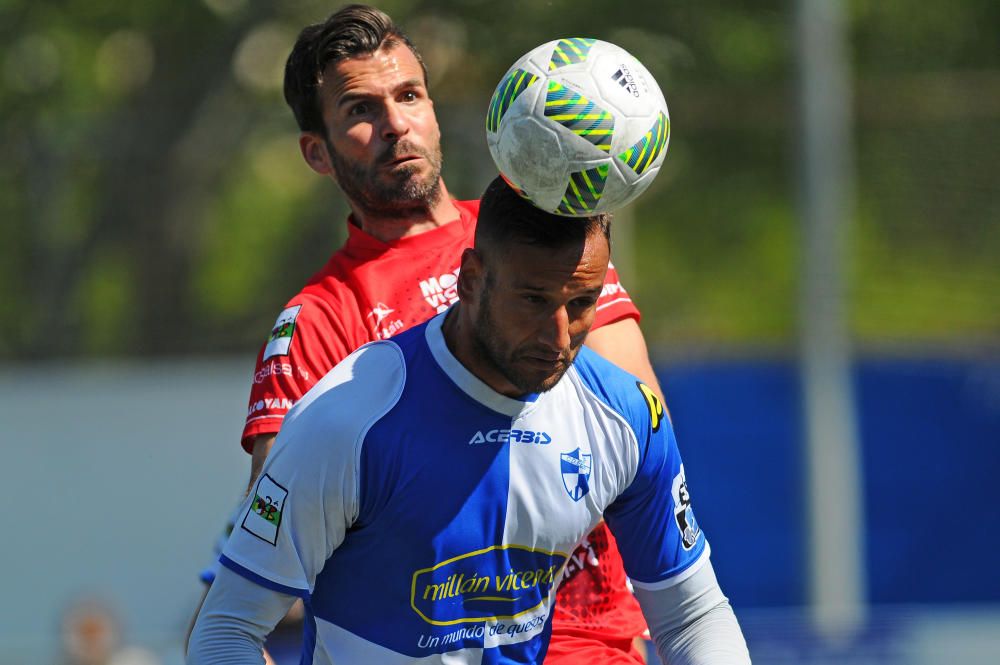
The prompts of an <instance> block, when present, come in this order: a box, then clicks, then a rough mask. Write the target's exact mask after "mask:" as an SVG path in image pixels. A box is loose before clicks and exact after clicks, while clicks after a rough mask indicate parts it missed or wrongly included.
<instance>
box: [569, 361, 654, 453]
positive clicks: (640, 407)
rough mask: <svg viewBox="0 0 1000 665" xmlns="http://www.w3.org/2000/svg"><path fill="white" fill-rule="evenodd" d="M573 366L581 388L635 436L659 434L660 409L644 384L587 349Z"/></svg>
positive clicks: (650, 390)
mask: <svg viewBox="0 0 1000 665" xmlns="http://www.w3.org/2000/svg"><path fill="white" fill-rule="evenodd" d="M573 366H574V368H575V369H576V374H577V376H579V378H580V382H581V383H582V384H583V385H584V387H585V388H586V389H587V390H589V391H590V392H591V393H592V394H593V395H594V396H595V397H597V399H598V400H600V401H601V402H602V403H604V404H605V405H606V406H608V407H609V408H610V409H611V410H613V411H615V412H616V413H618V414H619V415H620V416H621V417H622V418H624V419H625V420H626V421H627V422H628V423H629V425H630V426H631V427H632V429H633V430H634V431H635V433H636V434H637V435H640V434H642V433H644V432H650V431H652V432H656V431H657V430H659V428H660V425H661V424H662V421H663V418H664V412H663V405H662V404H660V400H659V399H658V398H657V397H656V393H654V392H653V391H652V389H650V388H649V386H647V385H646V384H645V383H643V382H642V381H640V380H639V379H638V378H636V377H635V376H634V375H632V374H630V373H628V372H626V371H625V370H623V369H621V368H620V367H618V366H617V365H615V364H614V363H612V362H610V361H608V360H605V359H604V358H603V357H601V356H600V355H599V354H597V353H596V352H594V351H592V350H591V349H589V348H587V347H583V348H582V349H581V350H580V353H579V355H578V356H577V358H576V362H575V363H574V364H573Z"/></svg>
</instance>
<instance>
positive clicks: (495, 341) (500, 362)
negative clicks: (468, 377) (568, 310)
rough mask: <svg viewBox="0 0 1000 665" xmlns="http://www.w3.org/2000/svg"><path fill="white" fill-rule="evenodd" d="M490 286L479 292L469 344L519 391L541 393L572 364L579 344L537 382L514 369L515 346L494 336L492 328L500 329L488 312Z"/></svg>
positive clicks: (494, 332)
mask: <svg viewBox="0 0 1000 665" xmlns="http://www.w3.org/2000/svg"><path fill="white" fill-rule="evenodd" d="M489 290H490V286H489V284H487V287H486V288H485V289H483V292H482V294H481V295H480V302H479V313H478V314H477V316H476V320H475V325H474V328H473V331H472V332H473V344H474V347H475V349H476V351H477V352H478V353H479V356H480V358H482V359H483V360H485V361H487V362H488V363H489V364H490V365H492V366H493V369H495V370H496V371H497V372H499V373H500V374H501V375H502V376H503V377H504V378H505V379H507V381H508V382H510V383H511V385H513V386H514V387H515V388H517V390H519V391H520V392H521V394H525V395H526V394H529V393H543V392H545V391H547V390H551V389H552V388H554V387H555V385H556V384H557V383H559V380H560V379H561V378H562V377H563V375H564V374H565V373H566V370H568V369H569V367H570V365H572V364H573V359H574V358H575V357H576V353H577V351H579V348H580V347H579V346H577V347H576V348H575V349H572V350H571V351H570V358H569V360H568V361H565V362H563V363H560V364H559V365H558V366H557V368H556V370H555V371H554V372H553V373H552V374H550V375H549V376H548V377H546V378H544V379H542V380H541V381H539V380H538V379H537V378H536V377H533V376H526V375H525V374H522V373H521V372H519V371H518V369H517V367H516V366H515V365H514V355H515V353H516V349H511V348H510V347H509V346H508V345H507V344H506V343H505V342H503V341H502V340H501V339H499V338H498V336H497V334H496V331H498V330H500V327H499V324H498V323H497V321H495V320H494V319H493V317H492V315H491V314H490V295H489Z"/></svg>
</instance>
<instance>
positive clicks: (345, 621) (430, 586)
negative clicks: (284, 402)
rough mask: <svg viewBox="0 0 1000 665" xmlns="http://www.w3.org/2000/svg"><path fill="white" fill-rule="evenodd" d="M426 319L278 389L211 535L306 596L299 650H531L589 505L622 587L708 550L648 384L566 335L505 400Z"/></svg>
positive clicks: (667, 580) (317, 658)
mask: <svg viewBox="0 0 1000 665" xmlns="http://www.w3.org/2000/svg"><path fill="white" fill-rule="evenodd" d="M443 318H444V314H441V315H439V316H437V317H435V318H434V319H432V320H431V321H429V322H428V323H426V324H424V325H421V326H418V327H416V328H413V329H412V330H410V331H408V332H406V333H403V334H401V335H398V336H396V337H393V338H392V339H391V340H387V341H381V342H373V343H371V344H368V345H366V346H363V347H361V348H360V349H358V350H357V351H355V352H354V353H353V354H351V355H350V356H348V357H347V358H346V359H345V360H344V361H343V362H342V363H340V364H339V365H337V367H335V368H334V369H333V370H332V371H331V372H330V373H329V374H327V375H326V377H324V378H323V379H322V380H321V381H320V382H319V383H318V384H317V385H316V386H315V387H314V388H313V389H312V390H310V391H309V392H308V393H307V394H306V395H305V396H304V397H303V398H302V399H301V401H300V402H299V403H298V404H296V406H295V407H294V409H292V411H291V412H290V413H289V415H288V417H287V419H286V420H285V423H284V425H283V427H282V430H281V433H280V434H279V436H278V440H277V442H276V443H275V446H274V449H273V450H272V452H271V454H270V456H269V458H268V461H267V464H266V466H265V468H264V472H263V474H262V475H261V477H260V479H259V481H258V483H257V485H256V489H255V492H254V493H252V495H251V496H250V497H249V498H248V503H247V506H246V507H245V509H244V511H243V514H242V515H241V519H240V520H239V521H238V522H237V525H236V528H235V529H234V531H233V534H232V536H231V538H230V540H229V542H228V543H227V544H226V546H225V548H224V550H223V554H222V558H221V561H222V563H223V565H225V566H227V567H228V568H230V569H232V570H234V571H236V572H237V573H239V574H241V575H243V576H244V577H247V578H249V579H251V580H253V581H255V582H257V583H258V584H261V585H263V586H266V587H269V588H272V589H275V590H278V591H281V592H284V593H287V594H294V595H298V596H300V597H302V598H303V599H305V602H306V607H307V612H308V618H307V622H306V624H307V639H306V646H305V648H306V649H307V654H306V658H305V661H304V662H314V663H322V664H328V663H354V662H374V663H383V664H390V665H394V664H396V663H527V662H540V661H541V660H542V658H543V656H544V652H545V645H546V643H547V638H548V632H549V627H550V623H551V620H550V616H551V610H552V606H553V603H554V602H555V595H556V594H555V592H556V587H557V586H558V583H559V579H560V576H561V574H562V572H563V569H564V566H565V564H566V562H567V560H568V557H569V553H571V552H572V551H573V549H574V548H575V546H576V545H577V543H579V542H580V541H581V540H582V539H583V537H584V536H585V535H586V534H587V533H588V532H589V531H590V530H591V529H592V528H593V527H594V526H595V525H596V524H597V523H598V521H600V520H601V518H602V517H604V518H606V519H607V521H608V524H609V525H610V527H611V529H612V531H613V532H614V534H615V537H616V538H617V539H618V545H619V548H620V550H621V555H622V558H623V560H624V562H625V569H626V571H627V572H628V574H629V576H630V577H631V579H632V581H633V584H635V585H637V586H641V587H644V588H649V589H657V588H663V587H666V586H670V585H673V584H676V583H678V582H680V581H681V580H682V579H685V578H686V577H688V576H690V575H691V574H693V573H694V571H695V570H697V569H698V568H699V566H700V565H701V564H702V563H703V562H704V561H705V560H706V559H707V557H708V546H707V543H706V541H705V537H704V535H702V533H701V531H700V529H699V528H698V524H697V522H696V521H695V519H694V515H693V513H692V511H691V505H690V500H689V497H688V492H687V486H686V483H685V481H684V471H683V466H682V465H681V459H680V455H679V454H678V451H677V446H676V443H675V441H674V437H673V432H672V430H671V427H670V423H669V421H668V420H667V419H666V418H665V416H664V414H663V410H662V407H661V406H660V404H659V402H658V401H657V400H656V398H655V396H653V394H652V392H651V391H649V389H648V388H646V387H645V386H643V385H642V384H640V383H638V382H637V381H636V379H635V378H634V377H632V376H631V375H629V374H627V373H626V372H624V371H622V370H620V369H618V368H617V367H615V366H614V365H612V364H610V363H608V362H606V361H605V360H603V359H601V358H600V357H599V356H597V355H596V354H594V353H593V352H591V351H589V350H588V349H586V348H584V349H582V350H581V351H580V353H579V355H578V357H577V360H576V362H575V363H574V365H573V366H572V367H571V368H570V369H569V371H567V373H566V374H565V375H564V377H563V378H562V380H560V381H559V383H557V384H556V385H555V387H554V388H553V389H551V390H549V391H547V392H544V393H541V394H537V395H529V396H527V397H525V398H524V399H520V400H518V399H511V398H509V397H505V396H503V395H500V394H499V393H496V392H494V391H493V390H492V389H490V388H489V387H488V386H486V385H485V384H484V383H482V382H481V381H480V380H479V379H477V378H476V377H475V376H474V375H472V374H471V373H470V372H469V371H468V370H467V369H465V367H464V366H462V365H461V363H459V362H458V360H457V359H456V358H455V357H454V356H453V355H452V354H451V353H450V351H449V350H448V348H447V346H446V344H445V341H444V338H443V336H442V332H441V324H442V321H443Z"/></svg>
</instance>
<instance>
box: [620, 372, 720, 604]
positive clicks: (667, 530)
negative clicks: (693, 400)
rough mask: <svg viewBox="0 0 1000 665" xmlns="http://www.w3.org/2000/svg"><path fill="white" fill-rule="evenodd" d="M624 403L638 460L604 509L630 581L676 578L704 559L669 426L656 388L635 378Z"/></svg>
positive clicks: (653, 583) (704, 546)
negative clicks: (626, 483)
mask: <svg viewBox="0 0 1000 665" xmlns="http://www.w3.org/2000/svg"><path fill="white" fill-rule="evenodd" d="M634 385H635V388H634V393H633V394H632V395H631V399H629V400H628V402H627V407H626V409H624V411H625V413H624V414H623V415H625V417H626V419H627V420H628V421H629V423H630V424H631V426H632V429H633V431H634V432H635V434H636V439H637V442H638V445H639V465H638V469H637V472H636V475H635V478H634V479H633V480H632V482H631V484H630V485H629V486H628V487H627V488H626V489H625V490H624V491H623V492H622V494H620V495H619V496H618V498H617V499H616V500H615V501H614V502H613V503H612V504H611V505H610V506H609V507H608V508H607V510H606V511H605V519H606V520H607V522H608V525H609V526H610V527H611V530H612V532H613V533H614V535H615V538H616V539H617V540H618V547H619V550H620V552H621V555H622V560H623V562H624V563H625V571H626V572H627V573H628V575H629V577H630V578H631V580H632V583H633V584H634V585H636V586H646V587H647V588H661V587H665V586H670V585H672V584H676V583H678V582H680V581H681V580H683V579H684V578H685V577H686V576H688V575H690V574H693V573H694V572H695V571H696V570H697V569H698V567H699V566H700V563H701V562H702V561H704V560H706V559H707V555H708V543H707V541H706V539H705V535H704V534H703V533H702V531H701V528H700V527H699V526H698V522H697V520H695V517H694V510H693V509H692V507H691V496H690V493H689V491H688V486H687V481H686V479H685V476H684V465H683V463H682V462H681V455H680V451H679V450H678V449H677V442H676V440H675V439H674V432H673V428H672V427H671V424H670V420H669V418H667V417H666V413H665V411H664V409H663V405H662V404H661V403H660V400H659V399H658V398H657V397H656V394H655V393H654V392H653V391H652V390H650V388H649V387H648V386H646V385H645V384H642V383H640V382H635V384H634Z"/></svg>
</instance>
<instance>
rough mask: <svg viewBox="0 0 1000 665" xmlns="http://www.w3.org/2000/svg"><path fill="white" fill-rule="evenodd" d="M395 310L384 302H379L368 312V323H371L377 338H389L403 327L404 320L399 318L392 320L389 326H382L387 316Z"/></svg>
mask: <svg viewBox="0 0 1000 665" xmlns="http://www.w3.org/2000/svg"><path fill="white" fill-rule="evenodd" d="M395 311H396V310H394V309H393V308H391V307H389V306H388V305H386V304H385V303H384V302H377V303H375V307H373V308H372V311H370V312H368V323H369V324H371V327H372V330H373V331H374V332H375V337H376V338H377V339H389V338H390V337H392V336H393V335H395V334H396V333H398V332H399V331H400V330H402V329H403V322H402V321H400V320H399V319H395V320H394V321H390V322H389V325H387V326H382V322H383V321H385V319H386V317H387V316H389V315H390V314H392V313H393V312H395Z"/></svg>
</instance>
